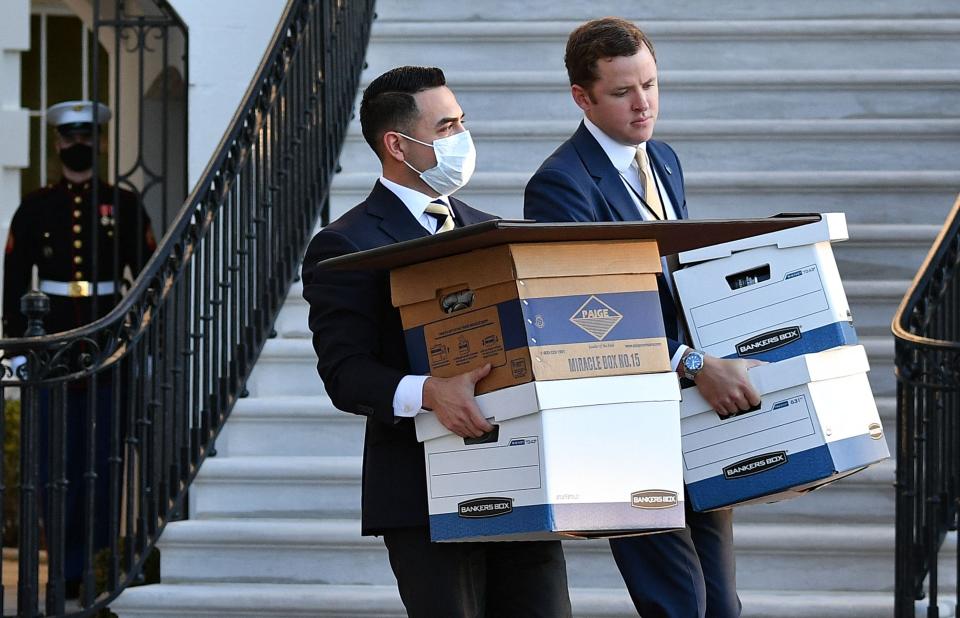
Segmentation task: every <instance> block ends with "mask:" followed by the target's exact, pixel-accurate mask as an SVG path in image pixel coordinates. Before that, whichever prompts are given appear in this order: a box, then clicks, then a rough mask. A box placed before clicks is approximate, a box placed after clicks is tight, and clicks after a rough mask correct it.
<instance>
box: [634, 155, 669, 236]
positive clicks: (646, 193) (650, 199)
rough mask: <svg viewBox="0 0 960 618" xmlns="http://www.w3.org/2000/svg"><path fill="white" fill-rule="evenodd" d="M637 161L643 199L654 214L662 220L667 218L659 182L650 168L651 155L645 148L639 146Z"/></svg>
mask: <svg viewBox="0 0 960 618" xmlns="http://www.w3.org/2000/svg"><path fill="white" fill-rule="evenodd" d="M634 159H636V161H637V169H638V170H640V186H642V187H643V201H644V202H645V203H646V204H647V206H649V207H650V210H651V211H652V212H653V214H654V216H655V217H656V218H657V219H659V220H660V221H666V220H667V213H666V212H665V211H664V209H663V202H661V201H660V192H659V191H657V182H656V180H655V179H654V177H653V170H652V169H650V157H649V156H647V151H646V149H644V148H637V154H635V155H634Z"/></svg>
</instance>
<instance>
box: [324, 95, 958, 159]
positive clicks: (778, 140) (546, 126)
mask: <svg viewBox="0 0 960 618" xmlns="http://www.w3.org/2000/svg"><path fill="white" fill-rule="evenodd" d="M465 111H466V113H467V117H468V120H467V127H468V128H469V129H470V132H471V134H472V136H473V140H474V142H475V143H476V146H477V160H478V167H479V169H480V170H481V171H483V172H510V171H518V170H529V171H530V172H531V173H532V172H533V171H535V170H536V169H537V168H538V167H539V166H540V164H541V163H542V162H543V160H544V159H546V158H547V157H548V156H549V155H550V154H551V153H552V152H553V151H554V150H555V149H556V148H557V146H559V145H560V144H561V143H562V142H563V141H564V140H566V139H567V138H568V137H570V135H571V134H572V133H573V132H574V131H575V130H576V128H577V125H578V124H579V118H575V119H573V120H552V121H549V120H548V121H539V122H534V121H517V120H502V121H492V120H477V121H475V122H474V121H472V120H471V119H470V116H471V115H472V114H471V113H470V111H469V110H465ZM958 137H960V119H956V118H953V119H935V120H925V119H919V120H917V119H884V120H858V119H845V120H818V121H816V122H810V121H809V120H724V121H723V122H722V123H721V122H718V121H716V120H713V121H709V120H673V121H670V120H663V121H660V122H658V123H657V127H656V138H657V139H659V140H662V141H665V142H667V143H669V144H670V145H671V146H672V147H673V148H674V150H676V151H677V154H678V155H679V157H680V161H681V163H682V164H683V169H684V171H685V173H691V172H727V171H729V172H738V171H758V172H770V171H778V170H794V171H804V170H825V171H844V170H847V171H858V170H859V171H879V170H889V171H904V170H919V171H926V170H931V169H939V168H947V167H948V166H949V162H950V161H957V160H960V140H958ZM906 139H909V140H911V142H913V144H914V146H915V151H912V152H911V155H910V156H909V157H904V156H902V154H903V143H904V140H906ZM731 153H745V154H743V155H740V156H732V155H731ZM746 153H749V154H746ZM340 165H341V166H342V167H343V169H344V170H346V171H347V172H351V173H352V172H360V171H368V172H369V171H374V170H379V169H380V166H379V161H378V159H377V157H376V155H375V154H374V153H373V151H372V150H371V149H370V147H369V146H368V145H367V143H366V142H365V141H364V140H363V137H362V136H361V134H360V130H359V125H354V126H352V127H351V130H350V133H349V134H348V137H347V142H346V144H345V145H344V149H343V152H342V154H341V155H340Z"/></svg>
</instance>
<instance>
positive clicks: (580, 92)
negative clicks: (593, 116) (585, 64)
mask: <svg viewBox="0 0 960 618" xmlns="http://www.w3.org/2000/svg"><path fill="white" fill-rule="evenodd" d="M570 96H572V97H573V102H574V103H576V104H577V107H579V108H580V109H582V110H583V111H585V112H588V111H590V108H591V107H593V101H592V99H591V98H590V93H589V92H587V90H586V89H585V88H584V87H583V86H580V85H579V84H573V85H572V86H570Z"/></svg>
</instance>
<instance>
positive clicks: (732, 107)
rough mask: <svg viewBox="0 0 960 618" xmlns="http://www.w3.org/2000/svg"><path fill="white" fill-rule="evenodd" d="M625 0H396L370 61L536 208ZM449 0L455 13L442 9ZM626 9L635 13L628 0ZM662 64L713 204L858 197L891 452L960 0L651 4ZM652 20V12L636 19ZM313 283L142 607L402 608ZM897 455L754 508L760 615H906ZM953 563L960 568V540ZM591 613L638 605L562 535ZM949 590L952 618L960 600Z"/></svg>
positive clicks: (845, 249) (357, 423)
mask: <svg viewBox="0 0 960 618" xmlns="http://www.w3.org/2000/svg"><path fill="white" fill-rule="evenodd" d="M630 6H633V5H629V6H628V5H624V4H623V3H622V2H615V1H614V0H593V1H590V2H588V1H586V0H561V1H547V0H531V1H529V2H524V3H517V2H514V1H512V0H509V1H508V0H476V1H475V2H471V3H448V4H445V5H441V4H440V3H436V2H434V1H431V0H381V2H380V3H379V6H378V12H379V15H380V19H379V21H378V23H377V24H376V25H375V28H374V36H373V42H372V44H371V48H370V52H369V54H368V60H369V62H370V68H369V70H368V71H367V73H366V79H367V80H369V79H370V78H371V77H372V76H375V75H377V74H378V73H379V72H380V71H382V70H383V69H385V68H387V67H389V66H393V65H397V64H407V63H409V64H435V65H439V66H442V67H444V68H445V70H446V72H447V77H448V81H449V83H450V85H451V87H452V88H453V89H454V91H455V92H456V94H457V96H458V98H459V100H460V103H461V105H462V106H463V108H464V110H465V112H466V114H467V117H468V124H469V125H470V128H471V130H472V131H473V133H474V138H475V140H476V143H477V147H478V152H479V166H478V170H479V171H478V172H477V174H476V176H475V179H474V180H473V181H472V183H471V185H470V186H469V187H468V188H467V189H466V190H464V191H463V193H462V197H463V198H464V199H466V200H467V201H469V202H470V203H472V204H473V205H475V206H478V207H480V208H484V209H487V210H490V211H493V212H496V213H498V214H501V215H503V216H507V217H519V216H520V214H521V201H522V197H521V196H522V188H523V185H524V183H525V181H526V179H527V178H528V177H529V175H530V174H531V173H532V172H533V171H534V169H535V168H536V166H537V165H538V164H539V162H540V161H541V160H542V159H543V157H545V156H546V155H547V154H549V152H550V151H551V150H552V149H553V148H554V147H555V146H556V145H557V144H558V143H559V142H560V141H561V140H562V139H564V138H565V136H567V135H568V134H569V133H570V132H572V130H573V129H574V128H575V126H576V123H577V120H578V113H577V110H576V108H575V107H574V106H573V104H572V102H571V101H570V100H569V96H568V95H567V93H566V92H567V88H566V86H565V83H566V81H565V75H564V73H563V65H562V46H563V41H564V39H565V36H566V34H567V33H568V32H569V31H570V30H571V29H572V28H573V27H574V26H575V25H576V23H578V22H579V21H582V20H583V19H586V18H589V17H593V16H599V15H607V14H618V13H621V12H623V11H624V10H630V9H629V7H630ZM441 7H442V8H441ZM625 7H627V8H625ZM645 10H646V11H647V12H648V14H647V16H646V17H645V18H644V19H643V20H641V21H640V23H641V25H642V26H643V27H645V28H646V29H647V30H648V31H649V32H650V34H651V35H652V37H653V39H654V41H655V43H656V45H657V54H658V59H659V62H660V70H661V75H662V79H661V84H662V86H661V88H662V95H661V120H660V121H659V123H658V126H657V136H658V137H659V138H661V139H664V140H666V141H668V142H670V143H671V144H672V145H673V146H674V147H675V148H676V150H677V151H678V152H679V154H680V156H681V160H682V162H683V164H684V171H685V174H686V178H687V187H688V204H689V206H690V209H691V211H692V212H693V213H694V215H695V216H697V217H699V218H708V217H741V216H766V215H770V214H774V213H777V212H786V211H802V212H809V211H830V210H840V211H844V212H846V213H847V217H848V221H849V223H850V240H849V241H847V242H844V243H838V244H837V245H835V252H836V255H837V259H838V262H839V264H840V269H841V273H842V274H843V276H844V279H845V286H846V290H847V294H848V297H849V298H850V302H851V305H852V307H853V311H854V318H855V324H856V326H857V330H858V333H859V334H860V336H861V339H862V342H863V343H864V344H865V345H866V347H867V350H868V353H869V356H870V362H871V367H872V371H871V383H872V385H873V387H874V391H875V394H876V396H877V401H878V404H879V406H880V409H881V416H882V418H883V422H884V427H885V429H886V432H887V437H888V441H889V443H890V445H891V450H893V447H894V446H895V442H894V439H895V435H894V434H895V429H896V427H895V404H894V399H893V396H894V394H895V382H894V378H893V364H892V356H893V342H892V339H891V336H890V334H889V324H890V319H891V317H892V315H893V312H894V310H895V307H896V305H897V303H898V302H899V299H900V297H901V296H902V295H903V292H904V291H905V289H906V288H907V285H908V283H909V280H910V278H911V277H912V276H913V274H914V272H915V271H916V268H917V267H918V265H919V264H920V262H921V260H922V258H923V255H924V254H925V252H926V249H927V248H928V247H929V246H930V243H931V242H932V240H933V238H934V236H935V234H936V231H937V229H938V228H939V224H940V223H942V220H943V218H944V216H945V214H946V212H947V210H948V208H949V207H950V205H952V203H953V201H954V198H955V195H956V193H957V191H958V190H960V171H958V165H957V162H958V161H960V139H958V138H960V6H958V5H957V4H956V2H955V1H953V0H917V1H914V2H910V3H904V2H900V1H895V0H869V1H861V0H808V1H807V2H804V3H796V2H789V1H787V0H767V1H763V2H760V1H756V0H750V1H746V0H743V1H741V0H689V1H686V2H682V3H680V2H655V3H647V4H646V5H645ZM626 16H627V17H636V16H635V15H626ZM342 165H343V169H344V173H343V174H341V175H340V177H339V178H338V180H337V183H336V185H335V192H334V195H333V196H332V200H331V201H332V210H333V212H334V216H336V215H337V214H339V213H342V212H344V211H345V210H346V209H347V208H348V207H350V206H352V205H353V204H354V203H356V202H357V201H359V200H360V199H362V197H363V196H364V195H365V194H366V193H367V192H368V191H369V188H370V186H371V183H372V179H373V178H374V177H375V170H376V163H375V159H374V158H373V155H372V154H371V153H370V152H369V149H368V148H367V146H366V145H365V144H364V143H363V141H362V138H360V136H359V130H358V127H357V126H354V127H352V128H351V132H350V136H349V138H348V141H347V144H346V146H345V148H344V152H343V155H342ZM306 312H307V309H306V305H305V304H304V303H303V301H302V300H301V298H300V288H299V286H294V289H293V290H292V292H291V295H290V298H289V300H288V302H287V305H286V306H285V308H284V309H283V312H282V313H281V315H280V317H279V319H278V321H277V325H276V328H277V331H278V337H277V338H276V339H274V340H271V341H269V342H268V343H267V346H266V347H265V349H264V352H263V355H262V357H261V360H260V362H259V363H258V365H257V367H256V368H255V371H254V374H253V376H252V377H251V379H250V382H249V384H248V386H249V390H250V393H251V395H250V397H249V398H247V399H244V400H242V401H240V402H239V403H238V405H237V407H236V409H235V410H234V412H233V415H232V416H231V418H230V420H229V422H228V423H227V426H226V429H225V430H224V433H223V434H222V436H221V438H220V440H219V441H218V444H217V447H218V455H217V457H215V458H212V459H209V460H208V461H207V462H206V463H205V464H204V466H203V468H202V470H201V472H200V475H199V476H198V478H197V480H196V482H195V484H194V486H193V489H192V491H191V496H190V504H191V519H190V520H189V521H185V522H178V523H174V524H171V525H169V526H168V527H167V530H166V531H165V533H164V535H163V537H162V539H161V542H160V549H161V555H162V558H161V572H162V580H163V582H162V584H160V585H152V586H144V587H140V588H132V589H130V590H128V591H127V592H125V593H124V594H123V595H122V596H121V598H120V599H119V600H118V602H117V603H115V604H114V606H113V608H112V609H113V611H114V612H116V613H117V614H118V615H120V616H121V617H125V616H151V617H160V616H170V617H173V616H177V617H180V616H185V615H187V616H394V615H402V607H401V606H400V603H399V599H398V596H397V593H396V589H395V587H394V586H393V585H392V582H393V579H392V576H391V574H390V571H389V566H388V563H387V560H386V554H385V551H384V549H383V547H382V544H381V543H380V542H379V541H378V540H376V539H369V538H362V537H360V535H359V478H360V465H361V459H360V455H361V444H362V431H363V424H362V419H359V418H357V417H354V416H352V415H348V414H344V413H341V412H338V411H336V410H335V409H334V408H333V406H332V405H331V403H330V401H329V399H328V398H327V397H326V396H325V395H324V393H323V388H322V385H321V384H320V381H319V379H318V378H317V377H316V372H315V368H314V364H315V358H314V356H313V350H312V347H311V345H310V340H309V333H308V331H307V326H306ZM893 478H894V465H893V462H892V461H890V462H886V463H884V464H881V465H878V466H875V467H874V468H872V469H870V470H868V471H866V472H863V473H860V474H858V475H854V476H853V477H850V478H849V479H846V480H843V481H840V482H838V483H836V484H834V485H832V486H828V487H826V488H824V489H822V490H819V491H817V492H814V493H812V494H811V495H809V496H805V497H803V498H801V499H797V500H793V501H790V502H785V503H780V504H776V505H762V506H754V507H748V508H743V509H738V511H737V515H736V528H735V533H736V546H737V556H738V578H739V586H740V589H741V596H742V599H743V603H744V615H745V616H749V617H761V616H763V617H767V616H769V617H773V616H777V617H796V618H801V617H803V618H805V617H814V616H816V617H828V618H832V617H838V618H839V617H841V616H842V617H854V618H857V617H862V618H878V617H883V616H891V615H892V606H893V599H892V589H893V523H892V522H893V515H894V493H893V487H892V483H893ZM947 547H948V549H947V550H946V552H945V554H944V556H943V562H942V564H941V577H942V578H943V579H942V580H941V581H956V577H955V569H956V564H957V560H956V558H957V557H956V552H955V547H956V537H955V536H951V538H950V540H949V541H948V544H947ZM566 552H567V560H568V570H569V575H570V583H571V597H572V600H573V604H574V612H575V614H576V615H577V616H590V617H593V616H597V617H607V616H611V617H612V616H630V615H635V614H634V612H633V608H632V605H631V604H630V602H629V599H628V597H627V595H626V591H625V590H624V588H623V585H622V582H621V581H620V578H619V575H618V574H617V572H616V569H615V567H614V564H613V561H612V559H611V558H610V556H609V551H608V549H607V545H606V544H605V543H603V542H570V543H567V544H566ZM953 611H954V609H953V607H952V605H951V604H950V603H949V602H947V603H946V607H945V608H942V610H941V616H950V615H953V613H952V612H953Z"/></svg>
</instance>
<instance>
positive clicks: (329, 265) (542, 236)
mask: <svg viewBox="0 0 960 618" xmlns="http://www.w3.org/2000/svg"><path fill="white" fill-rule="evenodd" d="M819 220H820V215H818V214H812V215H810V214H807V215H782V216H777V217H770V218H769V219H724V220H696V221H692V220H683V221H618V222H603V223H533V222H532V221H510V220H504V219H494V220H491V221H484V222H483V223H476V224H474V225H467V226H464V227H460V228H456V229H454V230H450V231H449V232H444V233H443V234H433V235H432V236H424V237H423V238H416V239H413V240H407V241H404V242H399V243H394V244H392V245H385V246H383V247H377V248H376V249H368V250H366V251H358V252H356V253H350V254H347V255H341V256H339V257H335V258H330V259H328V260H323V261H321V262H319V263H318V264H317V265H316V266H317V268H319V269H321V270H328V269H336V270H366V269H391V268H398V267H400V266H406V265H408V264H416V263H418V262H425V261H427V260H433V259H436V258H439V257H445V256H448V255H456V254H458V253H466V252H467V251H473V250H475V249H483V248H485V247H493V246H496V245H503V244H506V243H512V242H513V243H516V242H562V241H569V240H579V241H583V240H656V241H657V244H658V245H659V248H660V254H661V255H669V254H673V253H680V252H681V251H688V250H690V249H696V248H697V247H704V246H707V245H715V244H718V243H724V242H729V241H731V240H736V239H738V238H747V237H750V236H758V235H760V234H766V233H768V232H774V231H777V230H783V229H787V228H791V227H795V226H798V225H805V224H808V223H814V222H816V221H819Z"/></svg>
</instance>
